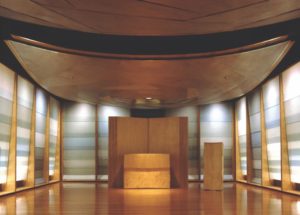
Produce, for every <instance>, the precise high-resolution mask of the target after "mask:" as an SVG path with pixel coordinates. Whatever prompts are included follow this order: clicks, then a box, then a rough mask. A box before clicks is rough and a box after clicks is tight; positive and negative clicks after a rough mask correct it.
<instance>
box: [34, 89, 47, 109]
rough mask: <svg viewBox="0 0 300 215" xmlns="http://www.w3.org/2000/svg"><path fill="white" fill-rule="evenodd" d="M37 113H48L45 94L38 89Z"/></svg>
mask: <svg viewBox="0 0 300 215" xmlns="http://www.w3.org/2000/svg"><path fill="white" fill-rule="evenodd" d="M36 111H37V112H39V113H42V114H46V113H47V99H46V95H45V93H44V92H43V91H42V90H40V89H37V91H36Z"/></svg>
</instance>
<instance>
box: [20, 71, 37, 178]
mask: <svg viewBox="0 0 300 215" xmlns="http://www.w3.org/2000/svg"><path fill="white" fill-rule="evenodd" d="M17 93H18V94H17V158H16V159H17V181H20V180H26V179H27V172H28V159H29V149H30V129H31V123H32V122H31V115H32V105H33V93H34V87H33V85H32V84H31V83H30V82H29V81H27V80H25V79H24V78H22V77H20V76H18V92H17Z"/></svg>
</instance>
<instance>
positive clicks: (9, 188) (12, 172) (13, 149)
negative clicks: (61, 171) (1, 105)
mask: <svg viewBox="0 0 300 215" xmlns="http://www.w3.org/2000/svg"><path fill="white" fill-rule="evenodd" d="M17 81H18V76H17V74H15V77H14V91H13V102H12V116H11V130H10V141H9V155H8V169H7V181H6V185H5V187H4V191H5V192H15V191H16V175H17V173H16V163H17V162H16V156H17V86H18V84H17Z"/></svg>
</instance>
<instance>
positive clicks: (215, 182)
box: [204, 143, 224, 190]
mask: <svg viewBox="0 0 300 215" xmlns="http://www.w3.org/2000/svg"><path fill="white" fill-rule="evenodd" d="M223 175H224V154H223V143H204V189H206V190H222V189H223Z"/></svg>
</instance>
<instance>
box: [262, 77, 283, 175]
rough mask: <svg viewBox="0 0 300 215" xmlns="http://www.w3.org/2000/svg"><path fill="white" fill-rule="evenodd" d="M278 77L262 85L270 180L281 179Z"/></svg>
mask: <svg viewBox="0 0 300 215" xmlns="http://www.w3.org/2000/svg"><path fill="white" fill-rule="evenodd" d="M279 95H280V93H279V77H276V78H274V79H272V80H270V81H268V82H267V83H266V84H265V85H264V86H263V97H264V110H265V125H266V139H267V155H268V165H269V175H270V179H271V180H274V179H275V180H281V146H280V142H281V141H280V106H279V105H280V101H279V99H280V97H279Z"/></svg>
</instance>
